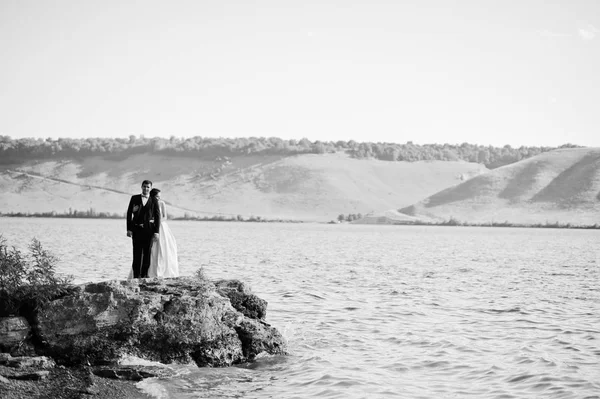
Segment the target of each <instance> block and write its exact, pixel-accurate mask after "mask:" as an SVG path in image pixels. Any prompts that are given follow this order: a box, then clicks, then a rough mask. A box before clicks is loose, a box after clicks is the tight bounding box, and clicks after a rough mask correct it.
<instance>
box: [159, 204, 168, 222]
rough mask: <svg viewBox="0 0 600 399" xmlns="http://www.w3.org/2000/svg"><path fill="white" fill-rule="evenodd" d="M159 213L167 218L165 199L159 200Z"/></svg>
mask: <svg viewBox="0 0 600 399" xmlns="http://www.w3.org/2000/svg"><path fill="white" fill-rule="evenodd" d="M160 213H161V215H162V217H163V219H164V220H167V206H166V205H165V201H160Z"/></svg>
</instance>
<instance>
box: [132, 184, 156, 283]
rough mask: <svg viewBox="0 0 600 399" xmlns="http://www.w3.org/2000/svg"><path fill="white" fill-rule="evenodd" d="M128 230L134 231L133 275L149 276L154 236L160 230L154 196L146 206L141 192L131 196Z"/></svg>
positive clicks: (136, 276) (138, 276)
mask: <svg viewBox="0 0 600 399" xmlns="http://www.w3.org/2000/svg"><path fill="white" fill-rule="evenodd" d="M127 230H128V231H131V232H132V237H131V238H132V239H133V263H132V265H131V267H132V268H133V277H134V278H140V277H142V278H143V277H148V269H149V268H150V250H151V249H152V238H153V237H154V234H155V233H159V232H160V210H159V209H158V204H157V203H156V201H154V199H153V198H148V201H147V202H146V205H145V206H144V203H143V201H142V195H141V194H138V195H134V196H132V197H131V200H129V207H128V208H127Z"/></svg>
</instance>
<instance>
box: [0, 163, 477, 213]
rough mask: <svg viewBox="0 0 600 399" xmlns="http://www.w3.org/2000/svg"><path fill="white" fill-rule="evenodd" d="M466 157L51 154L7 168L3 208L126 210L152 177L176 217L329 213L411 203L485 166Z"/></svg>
mask: <svg viewBox="0 0 600 399" xmlns="http://www.w3.org/2000/svg"><path fill="white" fill-rule="evenodd" d="M486 171H487V169H486V168H485V167H484V166H482V165H480V164H476V163H468V162H464V161H418V162H398V161H397V162H387V161H380V160H375V159H355V158H352V157H350V156H349V155H347V154H343V153H339V152H338V153H327V154H301V155H294V156H285V155H276V154H271V155H259V154H249V155H238V156H235V157H227V156H212V157H207V156H204V157H190V156H176V155H169V154H156V153H139V154H133V155H128V156H123V155H121V154H108V155H106V156H99V155H93V156H85V157H79V158H76V159H75V158H67V159H65V158H59V157H58V156H57V157H54V158H50V159H49V158H48V157H47V156H45V157H44V158H42V159H38V160H34V159H28V160H27V161H23V162H17V161H12V162H11V163H8V162H6V163H3V164H2V165H1V166H0V209H2V212H3V213H5V214H6V213H16V212H22V213H36V212H37V213H40V212H58V213H64V212H69V210H71V211H87V210H90V209H91V210H93V211H94V212H96V213H98V212H107V213H116V214H119V215H122V214H124V212H125V210H126V208H127V204H128V201H129V197H130V195H131V194H136V193H138V192H139V187H140V183H141V181H142V180H143V179H150V180H152V181H153V182H154V187H157V188H160V189H161V190H163V198H164V199H165V200H166V201H167V202H168V203H169V205H170V206H169V211H170V216H172V217H173V216H184V215H185V214H188V215H190V216H210V215H218V214H221V215H227V216H229V215H231V216H236V215H241V216H243V217H245V218H247V217H250V216H260V217H263V218H269V219H296V220H307V221H328V220H331V219H335V218H336V217H337V215H338V214H340V213H363V214H365V213H368V212H372V211H374V210H378V209H389V208H393V207H397V206H398V204H401V205H403V206H408V205H410V204H412V203H415V202H416V201H419V200H420V199H422V198H424V197H427V196H429V195H432V194H433V193H435V192H438V191H440V190H442V189H444V188H446V187H449V186H453V185H455V184H456V183H458V182H460V181H462V180H465V179H468V178H470V177H471V176H475V175H478V174H480V173H483V172H486Z"/></svg>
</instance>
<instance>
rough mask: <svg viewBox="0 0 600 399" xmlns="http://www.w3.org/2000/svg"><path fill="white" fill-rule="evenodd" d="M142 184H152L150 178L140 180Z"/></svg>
mask: <svg viewBox="0 0 600 399" xmlns="http://www.w3.org/2000/svg"><path fill="white" fill-rule="evenodd" d="M144 184H149V185H150V186H152V182H151V181H150V180H144V181H143V182H142V186H143V185H144Z"/></svg>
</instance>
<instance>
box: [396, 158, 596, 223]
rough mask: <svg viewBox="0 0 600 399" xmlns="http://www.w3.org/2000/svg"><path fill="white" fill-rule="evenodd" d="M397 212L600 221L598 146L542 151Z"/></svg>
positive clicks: (461, 218)
mask: <svg viewBox="0 0 600 399" xmlns="http://www.w3.org/2000/svg"><path fill="white" fill-rule="evenodd" d="M400 212H402V213H405V214H407V215H411V216H417V217H418V216H425V217H429V218H435V219H438V220H447V219H450V218H455V219H457V220H459V221H464V222H474V223H487V222H505V221H508V222H510V223H546V222H549V223H554V222H559V223H573V224H586V225H587V224H595V223H600V148H574V149H561V150H555V151H552V152H548V153H544V154H541V155H538V156H536V157H533V158H529V159H526V160H523V161H520V162H518V163H515V164H511V165H507V166H504V167H502V168H498V169H494V170H492V171H490V172H488V173H485V174H481V175H479V176H476V177H474V178H472V179H470V180H468V181H465V182H463V183H462V184H459V185H457V186H455V187H451V188H448V189H445V190H442V191H441V192H439V193H436V194H434V195H432V196H430V197H428V198H426V199H424V200H422V201H420V202H418V203H417V204H415V205H412V206H409V207H405V208H401V209H400Z"/></svg>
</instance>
